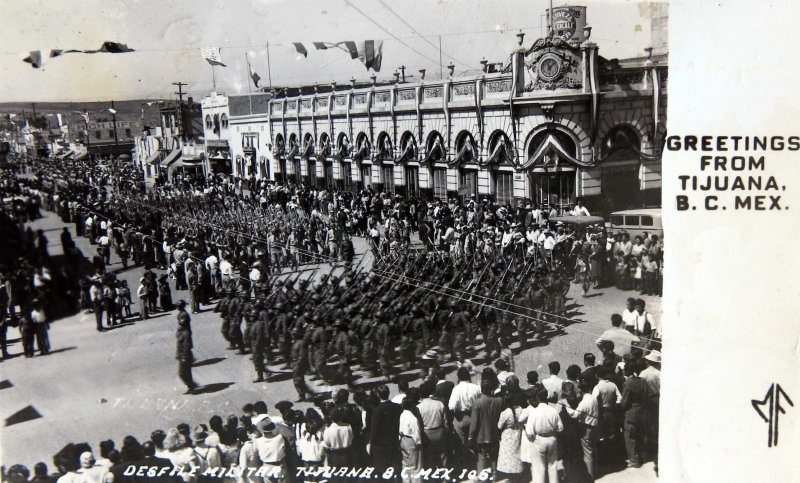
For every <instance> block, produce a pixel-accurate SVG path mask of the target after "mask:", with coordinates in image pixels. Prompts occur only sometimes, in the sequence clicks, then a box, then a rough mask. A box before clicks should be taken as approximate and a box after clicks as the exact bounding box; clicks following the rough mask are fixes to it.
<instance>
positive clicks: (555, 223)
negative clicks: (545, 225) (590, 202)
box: [548, 215, 605, 235]
mask: <svg viewBox="0 0 800 483" xmlns="http://www.w3.org/2000/svg"><path fill="white" fill-rule="evenodd" d="M548 222H549V223H550V228H551V229H557V228H558V227H559V226H564V227H570V228H572V229H573V230H575V232H576V233H578V234H581V235H582V234H583V233H585V232H586V228H588V227H593V228H603V227H604V226H605V220H604V219H603V217H601V216H571V215H566V216H554V217H552V218H550V219H549V220H548Z"/></svg>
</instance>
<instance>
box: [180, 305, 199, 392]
mask: <svg viewBox="0 0 800 483" xmlns="http://www.w3.org/2000/svg"><path fill="white" fill-rule="evenodd" d="M176 305H177V307H178V330H177V331H176V333H175V339H176V340H177V343H178V344H177V346H178V347H177V352H176V355H175V358H176V359H178V377H180V378H181V381H183V383H184V384H186V388H187V389H186V393H185V394H194V393H195V390H196V389H197V385H196V384H195V383H194V379H193V378H192V363H193V362H194V356H193V355H192V348H193V347H194V346H193V344H192V326H191V322H192V319H191V317H189V314H188V313H187V312H186V301H185V300H183V299H181V300H178V303H177V304H176Z"/></svg>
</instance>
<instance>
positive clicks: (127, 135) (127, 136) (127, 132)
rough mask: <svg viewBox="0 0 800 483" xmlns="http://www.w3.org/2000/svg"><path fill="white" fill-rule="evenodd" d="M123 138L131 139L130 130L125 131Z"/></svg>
mask: <svg viewBox="0 0 800 483" xmlns="http://www.w3.org/2000/svg"><path fill="white" fill-rule="evenodd" d="M125 137H126V138H129V137H131V130H130V129H125Z"/></svg>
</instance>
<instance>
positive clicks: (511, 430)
mask: <svg viewBox="0 0 800 483" xmlns="http://www.w3.org/2000/svg"><path fill="white" fill-rule="evenodd" d="M505 402H506V408H505V409H504V410H503V412H501V413H500V419H499V420H498V422H497V428H498V429H499V430H500V450H499V452H498V456H497V478H496V479H495V481H496V482H501V481H502V482H506V481H507V482H517V481H522V473H523V471H524V469H525V468H524V466H523V464H522V459H521V454H520V449H521V445H522V430H523V428H524V426H525V425H524V423H523V422H522V421H521V420H520V417H521V416H522V411H523V407H524V406H527V405H528V402H527V399H526V398H525V394H524V393H522V392H514V393H511V394H509V395H508V397H507V398H506V401H505Z"/></svg>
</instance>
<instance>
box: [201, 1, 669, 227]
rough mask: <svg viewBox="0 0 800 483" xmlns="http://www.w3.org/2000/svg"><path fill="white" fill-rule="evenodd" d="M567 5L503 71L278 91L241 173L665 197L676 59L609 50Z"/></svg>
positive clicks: (629, 201)
mask: <svg viewBox="0 0 800 483" xmlns="http://www.w3.org/2000/svg"><path fill="white" fill-rule="evenodd" d="M563 8H564V9H567V14H561V15H559V16H558V17H556V22H555V23H554V29H553V31H552V33H551V34H550V35H548V37H546V38H543V39H538V40H536V41H535V42H534V43H533V44H532V45H531V46H530V47H527V48H525V47H523V37H522V36H521V35H520V36H518V37H519V41H520V42H519V43H520V48H519V49H518V50H516V51H515V52H513V53H512V55H511V60H510V63H509V65H508V67H507V68H506V69H504V72H501V73H486V74H483V75H480V76H476V77H472V78H463V77H459V78H453V76H452V69H451V75H450V77H449V78H447V79H444V80H437V81H432V82H431V81H426V80H424V78H423V79H422V80H421V81H420V82H419V83H416V84H409V83H399V82H398V83H395V84H393V85H388V86H387V85H381V86H378V85H374V86H368V87H355V86H353V87H352V88H349V89H342V88H336V87H335V86H334V88H333V89H331V91H330V92H327V93H324V94H316V93H315V94H311V95H297V96H291V97H278V98H275V99H271V100H270V101H269V107H268V115H266V116H264V118H265V122H266V132H265V133H264V136H266V138H265V139H261V137H262V135H261V133H260V130H259V141H260V142H261V143H265V144H266V148H267V150H266V151H267V152H266V153H264V154H263V155H264V159H262V154H261V153H258V156H257V158H255V159H256V160H258V162H256V163H252V164H250V163H244V164H247V166H238V164H237V163H234V166H233V174H234V175H236V176H240V177H242V178H245V179H246V178H248V177H250V176H254V177H261V178H269V179H274V180H287V181H293V182H303V183H306V184H311V185H320V186H331V187H336V188H339V189H352V190H359V189H362V188H364V187H367V186H369V187H372V188H373V189H374V190H376V191H382V192H388V193H393V194H400V195H408V196H418V197H421V198H424V199H433V198H439V199H442V200H445V199H447V198H451V197H466V198H470V199H478V198H483V197H487V198H490V199H494V200H496V201H498V202H501V203H504V202H509V203H512V204H516V203H520V202H533V203H537V204H540V205H547V206H556V207H558V208H566V207H568V206H571V205H573V204H574V203H575V202H576V201H577V200H578V199H580V200H583V201H584V203H585V204H586V205H587V206H588V207H589V209H590V210H592V211H593V212H597V213H608V212H610V211H612V210H617V209H625V208H632V207H643V206H660V201H661V200H660V188H661V152H662V147H663V139H664V137H665V132H666V129H665V126H666V106H667V94H666V82H667V63H666V56H665V55H661V56H657V57H651V56H647V57H642V58H639V59H628V60H625V61H616V60H615V61H608V60H606V59H603V58H602V57H600V56H599V55H598V47H597V45H596V44H594V43H592V42H588V41H586V40H585V39H586V37H588V34H589V32H590V31H589V29H588V28H584V29H583V31H576V29H578V30H580V29H579V28H578V27H579V26H580V25H585V19H583V23H581V22H576V21H575V19H576V18H580V17H581V15H583V16H585V9H581V8H575V7H563ZM554 16H555V13H554ZM570 16H572V17H573V18H572V23H570V22H571V20H570V18H569V17H570ZM571 25H572V27H570V26H571ZM204 106H205V103H204ZM259 120H260V119H259ZM207 139H208V138H207ZM207 142H208V141H207Z"/></svg>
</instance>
